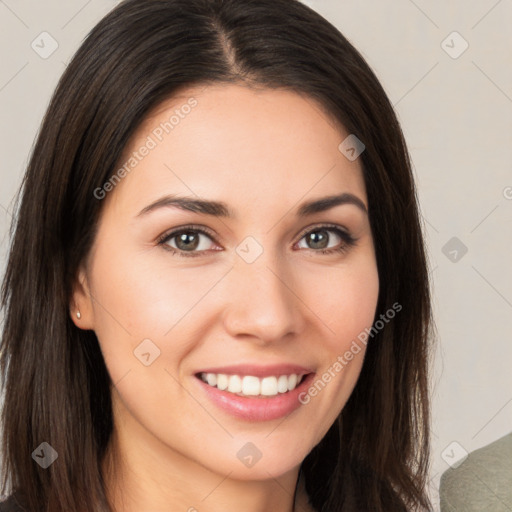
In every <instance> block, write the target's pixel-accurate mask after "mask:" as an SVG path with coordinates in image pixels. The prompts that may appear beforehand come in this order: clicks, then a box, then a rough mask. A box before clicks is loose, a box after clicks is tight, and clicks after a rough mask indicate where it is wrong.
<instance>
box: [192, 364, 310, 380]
mask: <svg viewBox="0 0 512 512" xmlns="http://www.w3.org/2000/svg"><path fill="white" fill-rule="evenodd" d="M197 373H198V374H201V373H222V374H225V375H251V376H254V377H271V376H276V375H292V374H294V373H295V374H297V375H305V374H308V373H313V370H312V369H311V368H307V367H305V366H300V365H296V364H273V365H268V366H261V365H254V364H239V365H230V366H222V367H216V368H204V369H202V370H199V371H198V372H197Z"/></svg>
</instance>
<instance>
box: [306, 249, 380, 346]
mask: <svg viewBox="0 0 512 512" xmlns="http://www.w3.org/2000/svg"><path fill="white" fill-rule="evenodd" d="M303 283H304V286H305V287H307V288H308V289H309V290H314V292H313V293H312V292H311V291H310V292H309V294H308V295H309V300H308V303H310V304H312V306H311V309H312V310H313V311H314V312H315V313H316V314H317V316H318V317H319V319H320V320H321V321H322V323H323V324H324V326H325V327H326V329H325V332H326V337H325V339H324V346H325V347H326V348H327V349H328V350H329V352H330V353H333V352H336V353H340V352H341V351H344V350H346V348H345V347H347V346H348V345H350V342H351V341H352V340H354V339H356V338H357V336H358V335H359V334H360V333H361V332H364V330H365V329H366V328H370V327H371V325H372V323H373V320H374V317H375V312H376V307H377V301H378V296H379V277H378V272H377V267H376V264H375V260H374V258H373V257H371V256H368V257H367V258H365V259H363V260H361V261H360V262H358V264H357V265H347V266H341V267H339V268H332V269H330V270H329V272H321V273H318V274H317V275H315V276H314V277H313V276H312V277H311V279H307V280H304V281H303ZM308 295H305V296H308ZM309 301H311V302H309Z"/></svg>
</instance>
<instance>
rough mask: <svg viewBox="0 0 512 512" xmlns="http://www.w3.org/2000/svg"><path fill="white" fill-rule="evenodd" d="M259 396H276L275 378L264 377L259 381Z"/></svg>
mask: <svg viewBox="0 0 512 512" xmlns="http://www.w3.org/2000/svg"><path fill="white" fill-rule="evenodd" d="M261 394H262V395H265V396H274V395H277V378H276V377H265V378H264V379H262V381H261Z"/></svg>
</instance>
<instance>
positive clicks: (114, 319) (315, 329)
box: [73, 85, 379, 480]
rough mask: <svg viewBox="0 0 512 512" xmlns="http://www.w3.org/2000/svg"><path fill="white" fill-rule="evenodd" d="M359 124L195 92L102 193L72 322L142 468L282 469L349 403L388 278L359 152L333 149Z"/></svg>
mask: <svg viewBox="0 0 512 512" xmlns="http://www.w3.org/2000/svg"><path fill="white" fill-rule="evenodd" d="M348 135H349V133H347V132H344V131H340V129H339V128H337V127H335V126H334V124H333V123H332V122H331V121H330V120H329V119H328V118H327V116H326V115H325V114H324V113H323V112H322V110H321V109H320V108H319V106H318V105H317V104H316V103H315V102H314V101H313V100H311V99H308V98H303V97H301V96H299V95H297V94H295V93H292V92H287V91H283V90H268V89H265V90H259V91H256V90H252V89H249V88H245V87H242V86H238V85H216V86H209V87H205V88H196V89H190V90H189V91H187V92H185V93H183V94H182V95H180V96H179V97H175V98H174V99H172V100H171V101H168V102H166V103H165V104H162V105H160V106H159V108H158V109H156V110H155V111H154V112H153V113H152V115H151V116H150V117H148V118H147V119H146V120H145V121H144V123H143V124H142V125H141V126H140V128H139V129H138V131H137V133H136V134H135V136H134V137H133V138H132V140H131V141H130V144H129V147H127V148H126V152H125V155H124V159H123V161H122V162H120V165H119V168H121V167H122V166H123V165H124V164H125V163H126V164H127V165H126V167H125V171H124V172H120V173H118V177H119V178H120V179H119V180H116V181H115V182H113V183H115V186H113V185H112V184H110V185H109V184H107V185H106V186H105V187H103V188H102V191H97V194H96V195H97V196H98V197H102V196H103V195H106V197H105V198H104V199H103V200H104V202H105V204H104V205H103V210H102V216H101V218H100V223H99V229H98V232H97V236H96V239H95V242H94V245H93V247H92V250H91V252H90V254H89V257H88V259H87V265H86V266H85V267H84V268H83V269H82V271H81V273H80V282H81V284H80V285H77V286H76V288H75V293H74V303H73V305H75V306H76V307H77V308H79V309H80V311H81V319H77V318H76V317H75V315H74V321H75V323H76V325H77V326H79V327H80V328H82V329H93V330H94V331H95V333H96V335H97V337H98V340H99V343H100V346H101V350H102V353H103V356H104V358H105V362H106V365H107V368H108V371H109V373H110V376H111V378H112V382H113V384H114V387H113V388H112V400H113V405H114V417H115V423H116V429H117V431H118V433H119V436H120V438H121V439H123V438H124V439H125V440H127V442H126V443H125V445H124V446H125V448H126V449H128V450H131V451H132V452H133V457H134V458H137V457H139V460H140V462H141V464H143V463H148V462H147V461H151V464H162V467H165V461H166V460H168V461H181V462H182V463H183V464H192V466H189V467H193V466H194V465H200V466H202V468H203V470H204V469H207V470H211V471H214V472H216V473H220V474H222V475H227V474H228V473H229V474H230V475H231V477H232V478H238V479H242V480H248V479H266V478H269V475H271V476H278V475H283V474H284V473H285V472H288V471H291V470H294V469H296V468H297V467H298V466H299V465H300V463H301V462H302V460H303V459H304V458H305V457H306V455H307V454H308V453H309V451H310V450H311V449H312V448H313V447H314V446H315V445H316V444H317V443H318V442H319V441H320V440H321V439H322V437H323V436H324V434H325V433H326V432H327V430H328V429H329V427H330V426H331V425H332V423H333V422H334V420H335V418H336V417H337V416H338V414H339V413H340V411H341V409H342V408H343V406H344V404H345V403H346V401H347V399H348V397H349V395H350V394H351V392H352V390H353V388H354V386H355V384H356V381H357V378H358V376H359V373H360V370H361V366H362V363H363V357H364V352H365V351H364V344H362V343H360V342H358V344H357V347H358V348H357V349H355V348H354V347H355V345H354V343H353V342H354V340H357V336H358V335H359V334H360V333H361V332H364V330H365V328H369V327H370V326H371V325H372V321H373V318H374V314H375V310H376V304H377V296H378V289H379V280H378V274H377V268H376V260H375V254H374V247H373V243H372V236H371V231H370V224H369V219H368V215H367V213H366V210H367V207H368V203H367V197H366V191H365V185H364V180H363V176H362V169H361V163H360V160H359V158H357V159H355V160H350V159H348V158H347V157H346V156H345V155H344V154H343V153H342V152H341V151H340V150H339V149H338V146H339V145H340V143H341V142H342V141H343V140H344V139H345V138H346V137H347V136H348ZM143 148H146V149H143ZM130 158H132V160H130ZM333 196H341V199H340V200H339V201H332V202H329V201H327V202H324V203H322V202H320V203H318V204H316V206H315V205H310V206H307V205H308V204H309V203H311V202H317V201H320V200H321V199H323V198H330V197H333ZM177 199H180V200H181V199H186V201H187V202H185V203H183V204H181V206H180V203H177V202H175V203H173V201H176V200H177ZM91 200H94V201H96V200H98V199H95V198H92V197H91ZM199 201H200V202H201V203H197V204H196V202H199ZM213 202H215V204H213ZM218 203H219V204H218ZM220 203H222V205H220ZM325 251H329V252H327V253H326V252H325ZM73 311H75V309H74V310H73ZM347 352H348V353H347ZM205 381H208V382H205ZM128 440H129V441H128ZM136 453H139V456H137V455H136ZM142 454H144V456H142ZM143 460H144V461H146V462H142V461H143ZM156 461H159V462H156Z"/></svg>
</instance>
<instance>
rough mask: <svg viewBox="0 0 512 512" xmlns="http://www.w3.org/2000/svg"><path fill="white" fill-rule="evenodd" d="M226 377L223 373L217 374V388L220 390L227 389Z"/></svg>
mask: <svg viewBox="0 0 512 512" xmlns="http://www.w3.org/2000/svg"><path fill="white" fill-rule="evenodd" d="M228 384H229V381H228V376H227V375H224V374H223V373H219V374H217V387H218V388H219V389H221V390H224V389H228Z"/></svg>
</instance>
